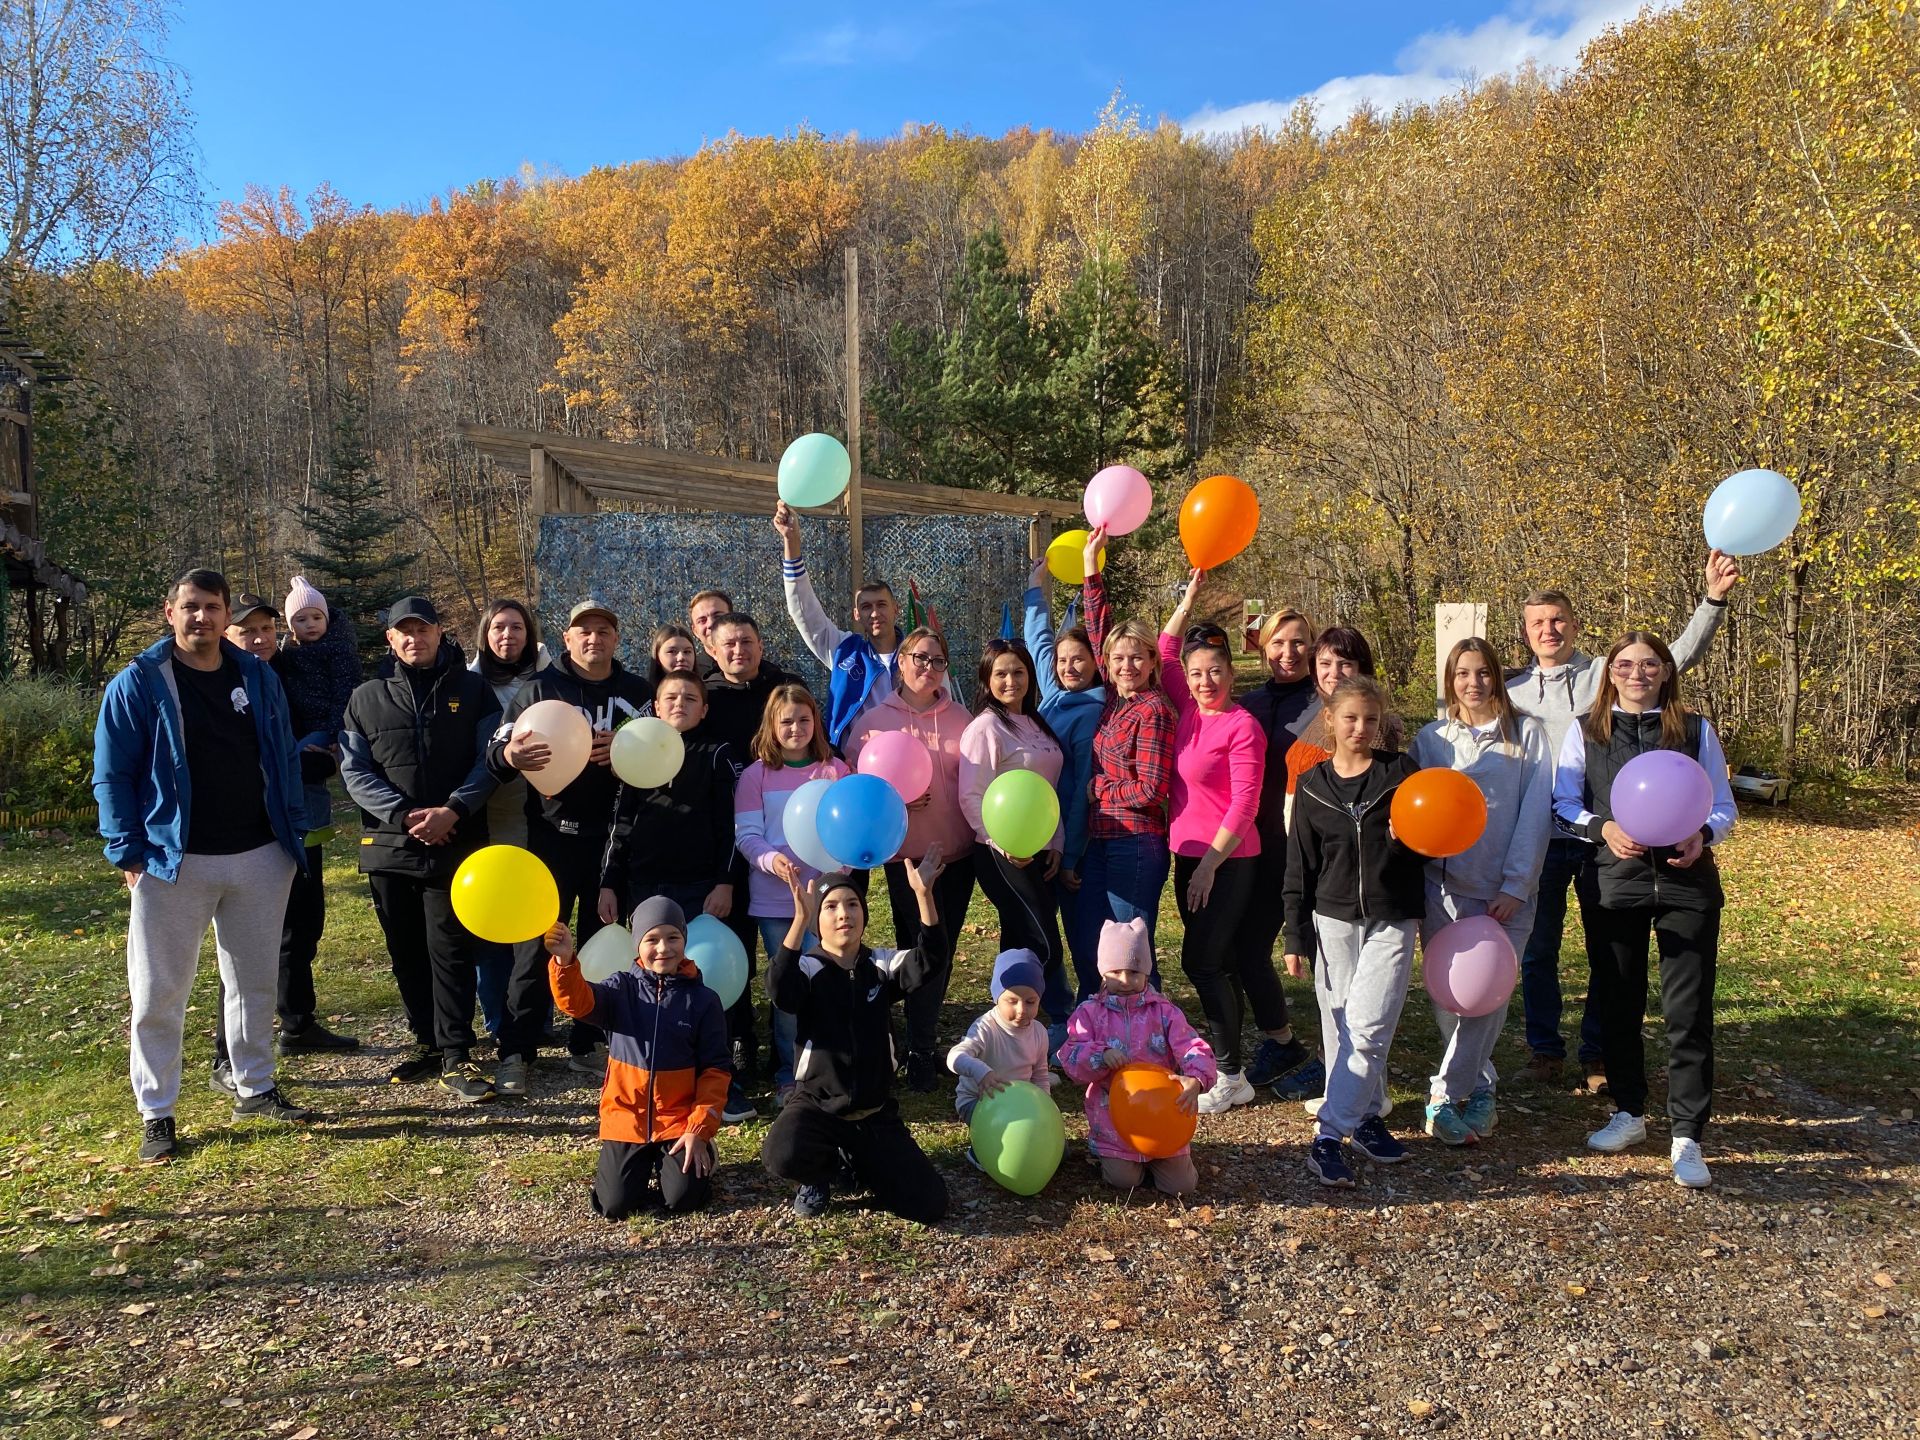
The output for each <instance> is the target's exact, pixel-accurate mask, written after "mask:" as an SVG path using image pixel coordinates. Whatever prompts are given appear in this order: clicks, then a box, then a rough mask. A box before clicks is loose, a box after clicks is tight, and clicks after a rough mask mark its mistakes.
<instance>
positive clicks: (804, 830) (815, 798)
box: [780, 780, 840, 874]
mask: <svg viewBox="0 0 1920 1440" xmlns="http://www.w3.org/2000/svg"><path fill="white" fill-rule="evenodd" d="M833 784H834V782H833V781H831V780H809V781H807V783H806V784H804V785H802V786H801V787H800V788H799V789H797V790H795V791H794V792H793V793H792V794H791V795H789V796H788V797H787V808H786V809H785V810H784V811H782V812H781V816H780V829H781V840H782V843H784V844H785V845H786V847H787V848H788V849H789V850H791V851H793V853H794V854H795V855H797V856H799V857H800V863H801V864H803V865H806V866H810V867H811V868H812V869H815V870H818V871H820V872H821V873H822V874H824V873H826V872H827V871H829V870H838V869H839V868H840V862H839V861H837V860H835V859H834V858H833V856H832V855H830V854H828V853H827V847H826V846H824V845H822V844H821V843H820V832H819V830H818V828H817V823H818V821H819V818H820V801H821V800H822V799H823V798H824V797H825V796H826V793H827V791H829V790H831V789H832V788H833Z"/></svg>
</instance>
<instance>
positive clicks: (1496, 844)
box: [1412, 715, 1553, 901]
mask: <svg viewBox="0 0 1920 1440" xmlns="http://www.w3.org/2000/svg"><path fill="white" fill-rule="evenodd" d="M1412 754H1413V758H1414V760H1415V761H1416V762H1417V763H1418V764H1419V765H1420V766H1421V768H1423V769H1425V768H1427V767H1440V768H1444V769H1448V770H1458V771H1459V772H1460V773H1461V774H1463V775H1465V776H1466V777H1467V778H1468V779H1470V780H1472V781H1473V783H1474V784H1476V785H1478V786H1479V787H1480V793H1481V794H1482V795H1484V796H1486V797H1487V828H1486V830H1485V832H1484V833H1482V835H1481V836H1480V838H1479V839H1478V840H1477V841H1475V842H1474V844H1473V846H1472V848H1471V849H1469V850H1467V851H1466V852H1464V853H1463V854H1459V855H1455V856H1453V857H1452V858H1450V859H1446V860H1429V861H1428V862H1427V878H1428V879H1429V880H1432V881H1434V882H1435V883H1437V884H1439V885H1440V886H1442V887H1443V888H1445V889H1446V890H1447V891H1448V892H1449V893H1451V894H1454V895H1462V896H1465V897H1466V898H1468V899H1471V900H1492V899H1494V898H1495V897H1496V896H1499V895H1511V896H1512V897H1513V898H1514V899H1516V900H1521V901H1525V900H1529V899H1531V898H1532V896H1533V892H1534V889H1535V888H1536V887H1537V886H1538V885H1539V883H1540V865H1541V862H1542V861H1544V860H1545V859H1546V856H1547V841H1548V840H1549V839H1551V838H1552V836H1553V752H1552V751H1551V750H1549V749H1548V748H1547V731H1546V727H1545V726H1544V725H1542V724H1541V723H1540V722H1539V721H1538V720H1535V719H1532V718H1531V717H1528V716H1524V715H1523V716H1521V717H1520V739H1519V741H1518V742H1517V743H1516V742H1515V741H1512V740H1506V739H1502V738H1501V735H1500V726H1499V723H1498V722H1497V721H1496V722H1495V723H1493V724H1491V725H1486V726H1482V727H1480V728H1478V729H1476V728H1475V727H1473V726H1471V725H1465V724H1462V723H1461V722H1460V721H1458V720H1452V719H1448V720H1435V721H1434V722H1433V723H1432V724H1430V725H1428V726H1427V727H1426V728H1425V729H1423V730H1421V732H1420V733H1419V734H1418V735H1416V736H1415V737H1414V741H1413V751H1412Z"/></svg>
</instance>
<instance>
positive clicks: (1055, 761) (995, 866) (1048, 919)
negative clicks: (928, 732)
mask: <svg viewBox="0 0 1920 1440" xmlns="http://www.w3.org/2000/svg"><path fill="white" fill-rule="evenodd" d="M1065 763H1066V752H1065V751H1063V750H1062V749H1061V748H1060V742H1059V741H1058V740H1056V739H1055V738H1054V735H1053V731H1052V730H1051V729H1050V728H1049V727H1048V725H1047V722H1046V721H1045V720H1043V719H1041V718H1040V686H1039V684H1038V682H1037V681H1036V680H1035V678H1034V669H1033V656H1032V655H1031V654H1029V653H1028V651H1027V647H1026V646H1025V645H1022V644H1021V643H1020V642H1019V641H1018V640H989V641H988V642H987V646H986V649H985V650H984V651H983V652H982V653H981V656H980V699H979V701H978V703H977V706H976V708H975V711H974V717H973V723H972V724H971V725H969V726H967V730H966V733H965V734H964V735H962V736H961V737H960V808H961V810H962V811H964V812H965V814H966V817H967V823H968V824H969V825H971V826H972V827H973V838H974V842H975V844H976V845H978V846H981V847H984V848H982V849H981V850H979V851H977V852H976V853H978V854H979V857H980V858H979V862H978V864H977V865H976V867H975V870H976V873H977V874H978V876H979V879H980V888H981V889H982V890H983V891H985V892H986V896H987V899H989V900H991V901H992V902H993V908H994V910H995V911H996V912H998V914H999V916H1000V948H1001V949H1002V950H1031V951H1033V953H1034V954H1036V955H1038V956H1039V957H1040V966H1041V971H1042V973H1043V974H1044V975H1045V976H1046V981H1047V983H1046V988H1045V989H1044V990H1042V991H1041V992H1040V1008H1041V1009H1042V1010H1043V1011H1045V1012H1046V1016H1047V1042H1048V1045H1047V1048H1048V1053H1049V1054H1052V1053H1053V1052H1055V1051H1057V1050H1058V1049H1059V1048H1060V1042H1061V1041H1063V1040H1065V1039H1066V1038H1067V1016H1068V1015H1070V1014H1071V1013H1072V1012H1073V989H1072V987H1071V986H1070V985H1068V983H1067V967H1066V952H1065V948H1064V947H1063V946H1062V945H1061V943H1060V904H1059V899H1058V896H1057V895H1056V894H1055V892H1054V888H1053V877H1054V876H1055V875H1056V874H1058V873H1059V870H1060V851H1061V847H1062V846H1063V845H1064V844H1065V841H1066V835H1065V831H1064V829H1063V827H1062V826H1060V825H1056V826H1054V831H1053V838H1052V839H1051V840H1050V841H1048V842H1047V848H1046V849H1045V850H1042V851H1041V852H1040V853H1039V854H1037V855H1035V856H1033V857H1032V858H1031V859H1027V860H1015V859H1014V858H1013V857H1012V856H1010V855H1008V854H1006V853H1005V852H1004V851H1002V850H1001V849H1000V847H999V846H998V845H995V844H994V843H993V841H992V839H991V838H989V836H988V835H987V827H986V823H985V822H984V821H983V820H982V819H981V813H980V812H981V802H982V800H983V799H984V798H985V796H986V793H987V786H989V785H991V784H992V783H993V781H994V777H996V776H998V775H1000V774H1001V773H1003V772H1004V771H1008V770H1031V771H1033V772H1034V774H1036V775H1038V776H1039V777H1040V778H1041V779H1043V780H1045V781H1046V782H1047V784H1049V785H1054V786H1057V785H1058V784H1059V783H1060V771H1061V768H1062V767H1063V766H1064V765H1065Z"/></svg>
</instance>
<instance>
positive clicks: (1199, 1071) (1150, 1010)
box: [1060, 985, 1220, 1160]
mask: <svg viewBox="0 0 1920 1440" xmlns="http://www.w3.org/2000/svg"><path fill="white" fill-rule="evenodd" d="M1116 1045H1117V1046H1119V1047H1121V1048H1122V1049H1124V1050H1125V1051H1126V1053H1127V1058H1128V1059H1130V1060H1142V1061H1145V1062H1147V1063H1148V1064H1153V1065H1161V1066H1164V1067H1165V1068H1166V1069H1168V1070H1171V1071H1173V1072H1174V1073H1175V1074H1177V1075H1190V1076H1192V1077H1193V1078H1194V1079H1195V1080H1198V1081H1199V1082H1200V1088H1201V1089H1202V1090H1211V1089H1212V1088H1213V1082H1214V1081H1215V1080H1217V1079H1219V1078H1220V1072H1219V1067H1218V1066H1216V1065H1215V1064H1214V1060H1213V1047H1212V1046H1211V1045H1209V1044H1207V1042H1206V1041H1204V1040H1202V1039H1201V1038H1200V1037H1199V1035H1197V1034H1195V1033H1194V1029H1193V1026H1191V1025H1189V1024H1188V1023H1187V1017H1186V1016H1185V1015H1183V1014H1181V1013H1180V1007H1179V1006H1178V1005H1176V1004H1174V1003H1173V1002H1172V1001H1171V1000H1169V999H1167V997H1166V996H1164V995H1162V994H1161V993H1160V992H1159V991H1158V990H1155V989H1154V988H1153V987H1152V986H1151V985H1149V986H1148V987H1147V988H1146V989H1145V990H1142V991H1141V992H1140V993H1139V994H1138V995H1109V994H1107V993H1106V992H1105V991H1104V990H1103V991H1101V992H1100V993H1099V994H1098V995H1095V996H1093V997H1092V998H1091V999H1088V1000H1082V1001H1081V1002H1080V1005H1079V1008H1078V1009H1076V1010H1075V1011H1074V1012H1073V1016H1072V1018H1071V1019H1069V1020H1068V1021H1067V1043H1066V1044H1064V1045H1062V1046H1061V1047H1060V1068H1061V1069H1062V1070H1064V1071H1066V1072H1067V1078H1068V1079H1070V1080H1077V1081H1079V1082H1080V1083H1081V1084H1083V1085H1085V1086H1086V1087H1087V1107H1086V1108H1087V1138H1088V1141H1089V1143H1090V1144H1091V1146H1092V1149H1093V1153H1094V1154H1095V1155H1099V1156H1102V1157H1105V1158H1107V1159H1113V1160H1145V1159H1146V1156H1144V1155H1142V1154H1140V1153H1139V1152H1138V1151H1137V1150H1135V1149H1134V1148H1133V1147H1132V1146H1131V1145H1129V1144H1127V1142H1126V1141H1124V1140H1122V1139H1121V1138H1120V1132H1119V1131H1117V1130H1115V1129H1114V1128H1113V1116H1112V1115H1111V1114H1110V1113H1108V1110H1107V1082H1108V1081H1110V1080H1112V1079H1113V1072H1112V1071H1111V1070H1109V1069H1107V1068H1106V1067H1105V1066H1104V1065H1102V1064H1101V1063H1100V1057H1101V1056H1102V1055H1104V1054H1106V1053H1107V1051H1108V1050H1110V1049H1112V1048H1113V1047H1114V1046H1116ZM1190 1148H1192V1147H1190V1146H1184V1145H1183V1146H1182V1147H1181V1148H1180V1152H1179V1153H1180V1154H1182V1155H1185V1154H1186V1153H1187V1151H1188V1150H1189V1149H1190ZM1167 1158H1169V1159H1171V1158H1172V1157H1171V1156H1169V1157H1167Z"/></svg>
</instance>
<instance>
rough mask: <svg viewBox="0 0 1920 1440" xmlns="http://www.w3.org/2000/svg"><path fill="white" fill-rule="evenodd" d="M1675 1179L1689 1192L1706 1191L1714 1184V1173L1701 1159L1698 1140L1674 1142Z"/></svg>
mask: <svg viewBox="0 0 1920 1440" xmlns="http://www.w3.org/2000/svg"><path fill="white" fill-rule="evenodd" d="M1673 1178H1674V1180H1675V1181H1676V1182H1677V1183H1679V1184H1681V1185H1684V1186H1686V1187H1687V1188H1688V1189H1689V1190H1704V1189H1706V1188H1707V1186H1709V1185H1711V1184H1712V1183H1713V1172H1712V1171H1711V1170H1709V1169H1707V1162H1706V1161H1704V1160H1702V1159H1701V1158H1700V1142H1699V1141H1698V1140H1675V1141H1674V1142H1673Z"/></svg>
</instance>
